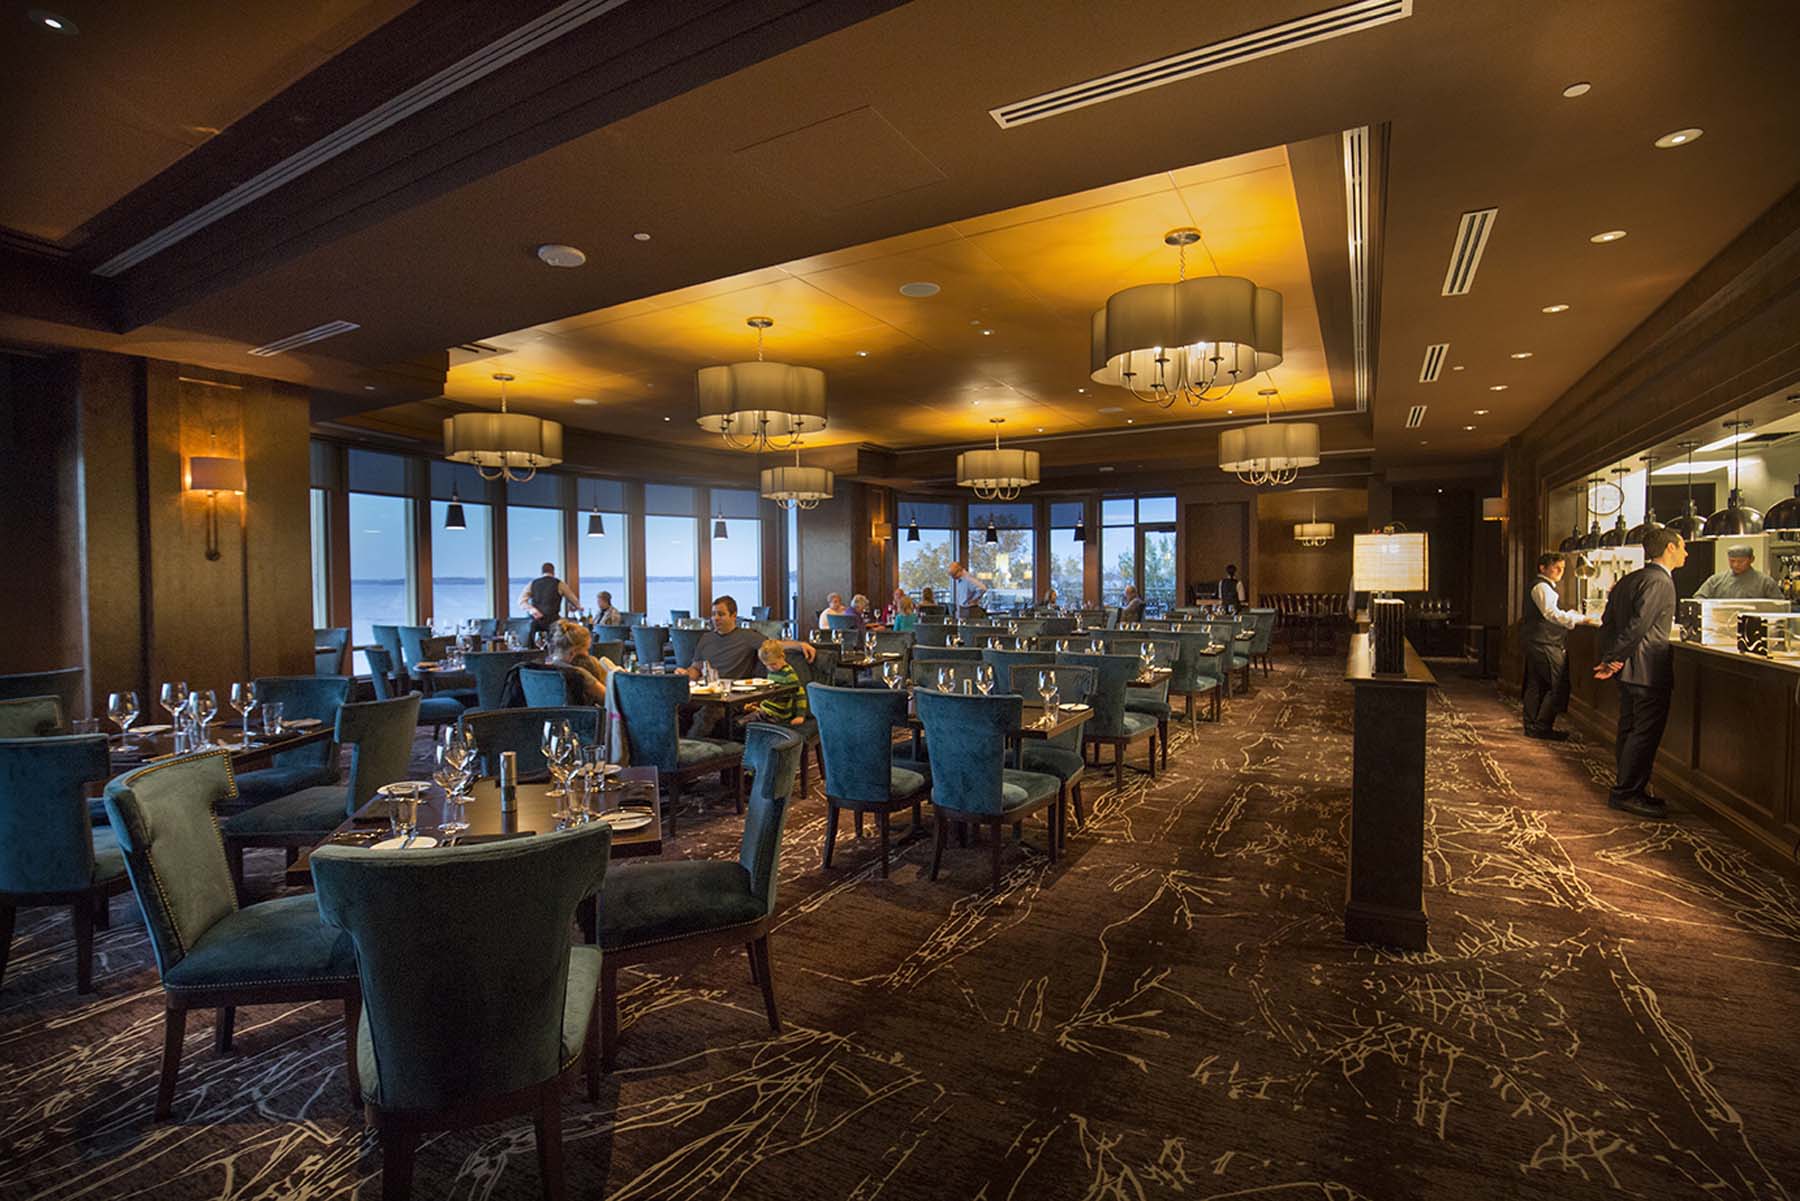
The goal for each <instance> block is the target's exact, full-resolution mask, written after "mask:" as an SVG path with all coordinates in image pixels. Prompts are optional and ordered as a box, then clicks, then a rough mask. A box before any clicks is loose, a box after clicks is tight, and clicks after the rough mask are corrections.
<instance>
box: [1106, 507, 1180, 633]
mask: <svg viewBox="0 0 1800 1201" xmlns="http://www.w3.org/2000/svg"><path fill="white" fill-rule="evenodd" d="M1100 521H1101V525H1102V526H1103V529H1102V530H1101V538H1100V581H1101V593H1102V596H1103V598H1104V601H1105V603H1106V604H1109V605H1116V604H1119V603H1121V602H1122V601H1123V600H1124V599H1125V586H1126V585H1127V584H1131V585H1134V586H1135V587H1136V588H1137V590H1138V593H1139V594H1140V595H1141V596H1142V597H1143V598H1144V602H1145V609H1146V610H1147V611H1148V612H1152V613H1156V612H1162V611H1164V610H1166V609H1167V608H1168V607H1169V606H1171V605H1174V604H1175V603H1176V600H1177V598H1176V596H1175V578H1176V571H1175V498H1174V497H1173V496H1144V497H1128V496H1127V497H1110V496H1109V497H1107V498H1106V499H1104V500H1102V501H1101V502H1100Z"/></svg>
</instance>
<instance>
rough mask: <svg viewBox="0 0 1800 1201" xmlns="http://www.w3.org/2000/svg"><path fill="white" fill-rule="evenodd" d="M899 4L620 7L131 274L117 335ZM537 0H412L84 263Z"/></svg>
mask: <svg viewBox="0 0 1800 1201" xmlns="http://www.w3.org/2000/svg"><path fill="white" fill-rule="evenodd" d="M899 2H900V0H660V2H658V3H635V2H631V3H625V4H623V5H621V6H620V7H618V8H616V9H613V10H611V11H608V12H606V13H604V14H603V15H601V16H598V17H596V18H595V19H593V20H591V21H589V22H587V23H586V24H584V25H581V26H579V27H578V28H575V29H573V30H571V31H569V32H568V33H566V34H564V35H563V36H561V37H559V38H557V39H556V40H554V41H552V42H550V43H548V44H547V45H544V46H542V47H540V48H538V49H536V50H534V51H532V52H531V53H529V54H527V55H525V56H523V57H522V58H520V59H518V60H517V61H515V62H513V63H511V64H509V65H508V66H506V67H505V68H503V69H501V70H498V71H496V72H494V73H493V74H491V75H488V76H487V77H485V78H483V79H481V80H478V81H476V82H475V83H472V84H470V85H469V86H467V87H465V88H463V89H462V90H461V91H459V92H456V93H455V94H453V95H451V96H448V97H446V98H445V99H443V100H442V101H440V102H438V103H437V104H434V105H432V106H431V107H429V108H426V109H424V110H423V111H421V112H419V113H416V114H414V115H412V116H410V117H408V118H406V119H405V120H404V121H402V122H400V123H399V124H397V125H395V126H394V127H392V128H390V129H388V130H385V131H384V132H382V133H380V134H378V135H376V136H374V137H372V138H370V139H369V140H367V141H365V142H362V143H361V144H359V145H357V146H355V147H353V148H351V149H349V150H347V151H345V152H344V153H342V154H339V155H338V156H337V157H335V158H332V159H330V160H329V161H326V162H324V163H321V164H320V165H319V166H318V167H316V168H314V169H313V170H311V171H309V172H307V173H306V174H304V175H301V176H299V177H298V178H296V179H294V180H292V181H290V182H288V183H286V184H284V185H282V186H281V187H279V188H277V189H275V190H274V191H273V192H271V193H269V194H268V195H266V196H264V197H261V198H260V199H258V200H256V201H254V202H252V203H251V204H249V205H247V206H245V207H244V208H242V209H239V210H237V211H236V212H233V213H231V214H229V215H227V216H225V217H222V218H221V219H219V220H218V221H216V222H214V223H213V224H211V225H209V226H206V227H205V228H203V229H201V230H199V231H197V232H196V233H194V234H192V235H191V236H189V237H187V238H185V239H184V240H182V241H180V242H177V243H175V244H174V245H172V246H170V247H168V248H167V249H165V250H163V251H161V252H160V253H158V254H156V255H154V256H152V257H150V258H149V259H147V260H145V261H143V262H142V263H140V264H138V265H136V266H133V267H131V268H130V269H129V270H127V271H126V272H125V273H124V274H122V275H120V276H119V277H118V278H117V279H116V280H115V281H113V282H114V285H115V288H116V292H115V298H114V304H113V312H112V325H113V328H115V329H117V330H119V331H121V332H123V331H126V330H130V329H135V328H137V327H138V326H140V325H144V324H147V323H149V322H151V321H154V320H155V319H157V318H158V317H161V316H164V315H166V314H167V313H169V312H171V311H172V310H174V309H176V308H179V307H180V306H182V305H184V304H188V303H191V302H193V301H194V300H197V299H199V298H201V297H203V296H206V295H209V294H211V293H212V292H214V291H217V290H219V289H221V288H224V287H227V286H230V285H232V284H235V283H239V282H241V281H243V280H245V279H248V278H251V277H253V276H255V275H257V274H259V273H261V272H263V271H266V270H268V269H269V268H271V267H273V266H275V265H277V264H279V263H281V262H284V261H286V260H287V259H289V258H292V257H294V256H296V255H299V254H302V253H305V252H306V251H309V250H312V249H315V248H317V247H319V246H321V245H324V244H326V243H328V242H331V241H333V240H335V239H337V238H339V237H342V236H344V235H345V234H348V233H351V232H354V231H356V230H358V229H361V228H364V227H366V226H368V225H370V224H372V223H374V222H376V221H379V220H381V219H383V218H386V217H389V216H392V215H393V214H395V213H398V212H401V211H404V210H405V209H408V208H411V207H414V206H416V205H418V204H420V203H422V202H424V201H427V200H430V199H432V198H433V197H436V196H439V195H442V194H444V193H446V192H449V191H451V190H453V189H455V188H457V187H459V186H461V185H463V184H466V183H468V182H470V181H472V180H475V179H479V178H482V177H483V176H486V175H489V174H492V173H493V172H495V171H498V170H500V169H502V168H505V167H508V166H511V165H512V164H514V163H518V162H521V161H523V160H525V159H527V158H530V157H531V156H533V155H535V154H538V153H541V152H542V151H544V150H547V149H550V148H551V147H553V146H556V145H559V144H561V143H563V142H566V141H568V140H570V139H572V138H575V137H579V136H580V135H582V134H585V133H588V132H591V131H592V130H594V129H597V128H600V127H602V126H604V125H607V124H610V123H612V122H614V121H617V120H619V119H620V118H622V117H625V116H628V115H630V114H632V113H635V112H638V111H640V110H642V109H645V108H648V107H650V106H652V105H655V104H658V103H661V102H663V101H665V100H668V99H670V98H672V97H674V96H677V95H680V94H681V93H683V92H686V91H689V90H691V89H693V88H696V87H699V86H701V85H703V84H705V83H708V82H710V81H712V80H715V79H718V78H721V77H723V76H725V75H728V74H731V73H732V72H734V71H738V70H741V69H743V68H744V67H747V66H750V65H752V64H754V63H757V62H760V61H762V60H764V59H766V58H770V57H772V56H774V55H777V54H780V53H782V52H784V51H787V50H790V49H793V48H794V47H796V46H799V45H803V44H804V43H806V42H808V41H811V40H813V39H815V38H818V37H822V36H824V35H825V34H828V33H832V32H834V31H836V30H838V29H841V28H844V27H846V26H848V25H852V24H854V23H856V22H857V21H860V20H863V19H865V18H867V17H870V16H873V15H876V14H878V13H880V12H883V11H885V10H887V9H890V8H893V7H895V6H896V5H897V4H898V3H899ZM556 7H558V6H557V5H554V4H552V3H550V2H549V0H513V2H512V3H508V4H504V5H496V4H491V3H485V2H483V0H422V2H421V3H419V4H418V5H416V6H415V7H413V8H411V9H409V10H408V11H407V12H405V13H403V14H401V15H400V16H398V17H396V18H395V19H394V20H392V21H390V22H388V23H387V24H386V25H384V26H382V27H381V28H380V29H378V30H376V31H375V32H374V33H373V34H371V35H369V36H368V37H366V38H364V39H362V40H361V41H359V42H357V43H356V44H355V45H353V46H351V47H350V48H349V49H348V50H346V51H344V52H343V53H342V54H340V55H338V56H337V57H335V58H334V59H332V60H331V61H330V62H328V63H326V64H325V65H324V66H322V67H320V68H319V69H318V70H316V71H314V72H312V73H311V74H309V75H308V76H306V77H305V78H304V79H302V80H300V81H299V82H298V83H296V84H295V85H293V86H292V87H290V88H288V89H287V90H286V91H284V92H282V93H281V94H280V95H279V96H277V97H276V98H275V99H273V100H271V101H270V102H268V103H267V104H265V105H263V106H261V107H260V108H258V109H256V110H255V111H254V112H252V113H251V114H250V115H248V116H247V117H245V118H243V119H242V120H240V121H238V122H236V123H235V124H233V125H232V126H231V127H230V128H229V129H227V130H225V131H224V132H223V133H221V134H220V135H219V136H218V137H216V138H214V139H212V140H211V141H209V142H208V143H206V144H205V145H204V146H201V147H199V148H198V149H196V150H195V151H193V152H192V153H191V154H189V155H187V156H185V157H184V158H183V159H182V160H181V161H180V162H179V163H177V164H176V165H175V166H173V167H171V168H170V169H169V170H167V171H165V172H163V173H162V174H160V175H158V176H157V177H156V178H155V179H153V180H151V181H150V182H149V183H147V184H145V185H144V186H143V187H141V188H138V189H137V190H136V191H134V192H132V193H131V194H130V195H128V196H126V197H125V198H124V199H123V200H121V201H119V202H118V203H117V204H115V205H113V206H112V207H110V208H109V209H107V210H106V211H105V212H103V213H101V214H100V215H99V216H98V217H96V218H94V220H92V221H90V222H89V223H88V224H87V225H86V226H84V227H83V228H82V229H81V230H80V231H78V234H77V237H76V239H72V241H74V242H78V245H79V250H78V252H77V253H78V261H79V263H80V265H81V266H83V267H85V268H88V269H91V268H93V267H95V266H98V265H100V264H102V263H105V262H106V261H108V260H109V259H111V258H113V257H115V256H116V255H118V254H120V253H121V252H123V251H126V250H128V249H129V248H131V247H133V246H135V245H137V244H138V243H139V242H141V241H143V240H144V239H145V238H148V237H151V236H153V235H155V234H156V233H158V232H159V231H161V230H162V229H164V228H166V227H167V226H168V225H169V224H171V223H172V222H174V221H176V220H179V219H180V218H182V217H184V216H186V215H187V214H188V213H190V212H192V211H194V210H195V209H197V208H200V207H201V206H203V205H205V204H207V203H208V202H210V201H212V200H213V199H214V198H216V197H218V196H221V195H223V194H225V193H226V192H228V191H230V189H231V188H232V187H235V186H236V185H237V184H238V183H240V182H241V181H243V180H246V179H249V178H252V177H254V176H255V175H257V174H258V173H259V172H261V171H264V170H266V169H267V168H269V167H271V166H273V165H274V164H276V163H278V162H281V161H282V160H284V159H285V158H287V157H288V156H290V155H292V154H294V153H296V152H297V151H299V150H302V149H304V148H305V147H307V146H309V145H311V144H312V143H313V142H314V141H316V140H317V139H319V138H321V137H323V136H324V135H326V134H328V133H330V132H331V131H333V130H335V129H337V128H339V127H341V126H342V125H344V124H345V123H347V122H349V121H352V120H355V119H356V118H357V117H359V116H361V115H363V114H365V113H367V112H368V111H369V110H370V109H372V108H374V107H376V106H378V105H380V104H381V103H383V102H384V101H386V100H388V99H391V98H392V97H394V96H395V95H397V94H399V93H401V92H403V91H405V90H406V89H407V88H409V87H411V86H413V85H415V84H417V83H419V82H421V81H422V80H425V79H427V78H429V77H430V76H431V75H433V74H434V73H436V72H438V71H440V70H443V69H444V68H445V67H447V66H449V65H451V64H453V63H456V62H457V61H459V60H460V59H462V58H464V57H465V56H467V55H469V54H471V53H472V52H474V51H476V50H478V49H480V48H481V47H483V46H486V45H488V44H490V43H492V42H493V41H494V40H495V39H496V38H499V37H501V36H503V35H504V34H506V33H507V32H508V31H510V30H512V29H515V28H517V27H518V26H519V25H521V24H523V23H524V22H526V21H529V20H532V19H533V18H536V17H538V16H540V15H542V14H544V13H546V12H548V11H550V10H552V9H554V8H556Z"/></svg>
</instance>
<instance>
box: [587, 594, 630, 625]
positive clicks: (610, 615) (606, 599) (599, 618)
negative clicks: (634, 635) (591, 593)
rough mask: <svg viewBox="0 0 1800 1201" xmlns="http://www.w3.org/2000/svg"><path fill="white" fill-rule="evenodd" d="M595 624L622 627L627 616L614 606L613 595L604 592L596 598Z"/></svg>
mask: <svg viewBox="0 0 1800 1201" xmlns="http://www.w3.org/2000/svg"><path fill="white" fill-rule="evenodd" d="M594 613H595V617H594V624H595V625H602V626H622V625H624V624H625V615H624V614H623V613H621V612H619V610H618V609H617V608H616V607H615V606H614V605H613V598H612V593H610V592H602V593H600V595H599V596H597V597H595V598H594Z"/></svg>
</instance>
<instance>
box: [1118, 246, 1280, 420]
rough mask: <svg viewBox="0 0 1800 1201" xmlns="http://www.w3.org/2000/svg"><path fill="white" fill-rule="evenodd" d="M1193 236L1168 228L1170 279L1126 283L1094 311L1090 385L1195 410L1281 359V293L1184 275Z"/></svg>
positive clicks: (1236, 279)
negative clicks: (1172, 256) (1172, 253)
mask: <svg viewBox="0 0 1800 1201" xmlns="http://www.w3.org/2000/svg"><path fill="white" fill-rule="evenodd" d="M1199 240H1200V231H1199V230H1197V229H1193V228H1191V227H1184V228H1181V229H1172V230H1170V231H1169V232H1168V233H1167V234H1165V235H1163V241H1164V242H1165V243H1166V244H1168V245H1170V246H1173V247H1175V250H1176V254H1177V259H1178V265H1177V270H1176V280H1175V282H1174V283H1172V284H1140V285H1139V286H1137V287H1135V288H1126V289H1125V290H1124V291H1122V292H1115V293H1114V294H1113V295H1112V296H1111V298H1109V299H1108V300H1107V302H1106V307H1105V308H1102V309H1098V310H1096V311H1095V313H1094V316H1093V322H1092V330H1091V334H1090V343H1089V360H1088V365H1089V368H1090V372H1091V378H1092V379H1093V380H1094V382H1095V383H1098V384H1106V385H1109V386H1111V387H1115V388H1124V389H1126V390H1127V391H1129V392H1130V393H1131V394H1132V395H1133V396H1135V397H1137V398H1138V399H1139V400H1141V401H1144V402H1146V403H1148V404H1154V405H1158V406H1160V407H1162V408H1165V409H1166V408H1169V407H1170V406H1172V405H1173V404H1174V403H1175V401H1176V400H1177V399H1180V400H1185V401H1187V402H1188V404H1190V405H1193V406H1195V407H1198V406H1199V405H1200V404H1202V403H1203V402H1205V401H1209V400H1223V399H1224V398H1225V397H1226V396H1228V395H1230V393H1231V390H1232V389H1233V388H1234V387H1236V386H1237V385H1238V384H1239V383H1242V382H1244V381H1246V380H1249V379H1250V378H1252V377H1253V376H1255V375H1256V374H1257V373H1258V372H1260V371H1267V370H1269V369H1270V368H1271V367H1275V366H1278V365H1279V364H1280V363H1281V357H1282V350H1281V310H1282V302H1281V293H1280V292H1277V291H1275V290H1273V289H1271V288H1259V287H1257V286H1256V284H1255V283H1253V282H1251V281H1250V280H1247V279H1244V278H1243V277H1242V276H1236V275H1212V276H1205V277H1202V278H1199V279H1189V278H1188V277H1187V248H1188V247H1189V246H1192V245H1193V244H1194V243H1196V242H1198V241H1199Z"/></svg>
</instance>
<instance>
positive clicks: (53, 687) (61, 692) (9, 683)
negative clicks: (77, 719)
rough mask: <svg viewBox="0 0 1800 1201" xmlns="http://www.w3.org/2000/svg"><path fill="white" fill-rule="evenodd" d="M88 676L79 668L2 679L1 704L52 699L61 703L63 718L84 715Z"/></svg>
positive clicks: (1, 677) (35, 672)
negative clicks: (14, 701) (50, 697)
mask: <svg viewBox="0 0 1800 1201" xmlns="http://www.w3.org/2000/svg"><path fill="white" fill-rule="evenodd" d="M85 675H86V673H85V672H84V671H83V670H82V669H81V668H79V667H62V668H58V669H57V670H55V671H22V672H16V673H14V674H12V675H4V676H0V701H12V700H18V699H20V698H21V697H27V696H53V697H55V698H56V699H57V700H59V701H61V702H62V712H63V718H64V719H65V720H66V719H68V718H72V717H74V716H75V715H76V714H77V713H79V712H81V707H82V696H81V693H82V686H83V685H82V682H83V680H84V678H85Z"/></svg>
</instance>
